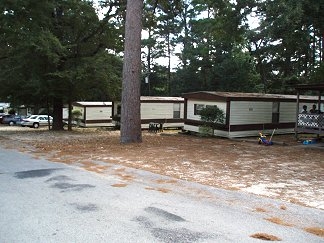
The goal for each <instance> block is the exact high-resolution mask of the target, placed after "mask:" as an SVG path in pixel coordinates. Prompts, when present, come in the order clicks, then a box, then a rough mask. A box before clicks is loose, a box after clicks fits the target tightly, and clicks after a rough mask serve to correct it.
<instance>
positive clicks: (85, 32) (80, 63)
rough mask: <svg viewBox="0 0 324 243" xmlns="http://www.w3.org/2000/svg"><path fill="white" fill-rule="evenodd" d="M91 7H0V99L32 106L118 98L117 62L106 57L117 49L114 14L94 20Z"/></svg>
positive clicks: (55, 3)
mask: <svg viewBox="0 0 324 243" xmlns="http://www.w3.org/2000/svg"><path fill="white" fill-rule="evenodd" d="M92 4H93V3H92V2H91V1H86V0H82V1H75V0H68V1H65V0H49V1H45V2H44V1H35V0H24V1H1V2H0V10H1V12H0V82H1V84H2V89H1V90H0V97H5V98H7V99H9V100H8V102H14V103H15V104H17V105H19V104H24V105H35V106H38V107H47V105H53V106H54V100H57V99H59V100H61V102H56V104H63V102H69V101H70V100H78V99H82V98H84V99H90V100H93V99H105V100H106V99H107V98H119V97H120V92H121V66H122V61H121V59H120V58H118V57H117V56H115V55H110V54H108V52H109V51H111V52H113V51H120V50H121V49H122V47H121V42H120V38H119V36H120V30H119V29H117V25H118V23H117V22H118V20H117V19H114V20H116V21H115V22H114V21H110V20H111V19H110V18H116V16H117V15H116V13H113V14H112V13H111V12H108V13H107V14H106V16H105V19H103V20H100V19H99V18H98V16H97V13H96V9H95V8H94V6H93V5H92ZM8 97H9V98H8ZM58 109H60V107H58ZM54 110H55V109H54ZM55 114H59V112H57V113H56V112H55V113H54V115H55ZM57 120H60V119H55V117H54V121H57Z"/></svg>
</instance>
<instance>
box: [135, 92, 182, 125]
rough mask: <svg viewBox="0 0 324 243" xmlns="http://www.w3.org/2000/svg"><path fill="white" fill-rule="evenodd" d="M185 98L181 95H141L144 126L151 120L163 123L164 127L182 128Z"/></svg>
mask: <svg viewBox="0 0 324 243" xmlns="http://www.w3.org/2000/svg"><path fill="white" fill-rule="evenodd" d="M183 118H184V99H183V98H181V97H158V96H141V123H142V128H148V127H149V124H150V123H151V122H154V123H161V124H163V128H182V127H183V125H184V124H183Z"/></svg>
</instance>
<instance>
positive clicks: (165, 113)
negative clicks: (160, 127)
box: [141, 103, 184, 119]
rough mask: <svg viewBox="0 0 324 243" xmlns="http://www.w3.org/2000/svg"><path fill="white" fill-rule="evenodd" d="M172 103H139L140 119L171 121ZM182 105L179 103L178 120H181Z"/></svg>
mask: <svg viewBox="0 0 324 243" xmlns="http://www.w3.org/2000/svg"><path fill="white" fill-rule="evenodd" d="M173 104H174V103H141V119H173ZM183 114H184V104H183V103H181V107H180V118H181V119H183V116H184V115H183Z"/></svg>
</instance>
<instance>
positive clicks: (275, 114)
mask: <svg viewBox="0 0 324 243" xmlns="http://www.w3.org/2000/svg"><path fill="white" fill-rule="evenodd" d="M279 108H280V103H279V102H273V103H272V123H279Z"/></svg>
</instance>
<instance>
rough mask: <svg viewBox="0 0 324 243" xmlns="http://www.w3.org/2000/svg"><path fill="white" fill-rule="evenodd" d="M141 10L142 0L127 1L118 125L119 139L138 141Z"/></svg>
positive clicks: (139, 137) (139, 121)
mask: <svg viewBox="0 0 324 243" xmlns="http://www.w3.org/2000/svg"><path fill="white" fill-rule="evenodd" d="M142 10H143V0H132V1H127V8H126V28H125V51H124V66H123V84H122V104H121V127H120V141H121V143H139V142H142V131H141V114H140V87H141V82H140V78H141V31H142Z"/></svg>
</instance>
